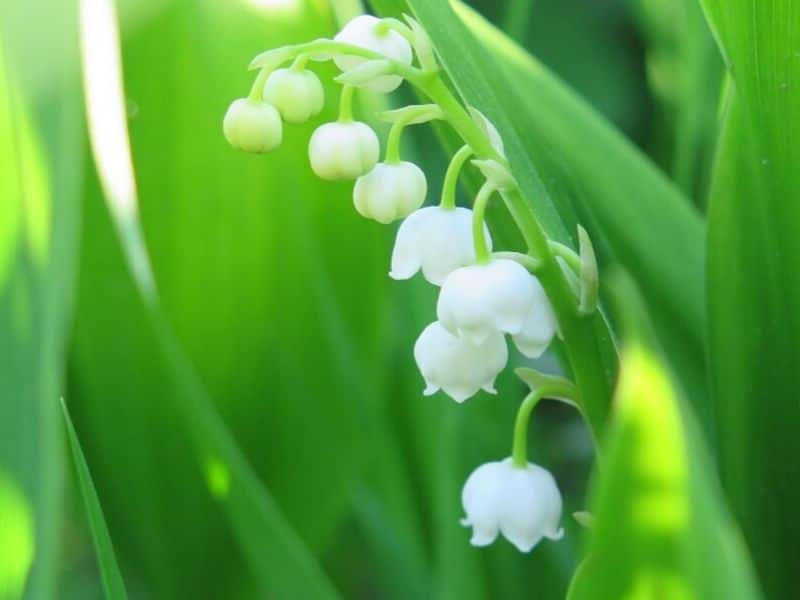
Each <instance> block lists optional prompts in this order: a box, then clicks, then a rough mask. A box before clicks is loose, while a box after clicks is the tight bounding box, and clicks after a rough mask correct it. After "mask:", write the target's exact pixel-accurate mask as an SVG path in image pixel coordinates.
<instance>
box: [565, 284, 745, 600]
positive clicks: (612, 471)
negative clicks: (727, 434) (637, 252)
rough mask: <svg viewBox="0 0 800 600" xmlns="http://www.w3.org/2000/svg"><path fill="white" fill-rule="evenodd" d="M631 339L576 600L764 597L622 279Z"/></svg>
mask: <svg viewBox="0 0 800 600" xmlns="http://www.w3.org/2000/svg"><path fill="white" fill-rule="evenodd" d="M615 283H617V284H621V285H619V286H618V288H617V292H618V294H619V301H618V306H617V307H616V308H617V312H618V315H619V316H620V317H621V318H622V321H623V326H624V327H623V328H624V330H625V339H624V342H623V351H622V367H621V373H620V380H619V384H618V387H617V390H616V395H615V399H614V401H615V412H614V420H613V421H612V424H611V426H610V428H609V431H608V437H607V438H606V439H605V440H604V445H603V450H604V451H603V454H602V456H603V462H602V464H601V465H600V466H599V467H598V472H597V473H596V481H595V486H594V492H593V502H592V506H591V511H592V513H593V515H594V516H595V523H594V525H593V527H592V530H591V534H590V536H591V537H590V540H589V544H588V549H587V556H586V559H585V562H584V564H583V566H582V567H581V568H580V569H579V570H578V571H577V573H576V576H575V580H574V581H573V584H572V587H571V590H570V594H569V598H570V599H571V600H583V599H587V600H588V599H590V598H591V599H593V600H594V599H601V600H602V599H605V598H608V599H609V600H610V599H614V600H617V599H619V598H643V599H645V598H659V599H664V600H667V599H678V598H726V599H727V598H730V599H741V600H745V599H754V598H758V597H759V593H758V589H757V585H756V583H755V578H754V574H753V569H752V566H751V564H750V562H749V560H748V556H747V553H746V550H745V547H744V545H743V543H742V540H741V538H740V535H739V533H738V531H737V529H736V526H735V524H734V521H733V519H732V518H731V516H730V515H729V513H728V511H727V509H726V507H725V504H724V501H723V495H722V493H721V491H720V489H719V486H718V483H717V481H716V480H715V477H714V473H713V468H712V463H711V462H710V461H709V460H708V455H707V451H706V448H705V447H704V444H703V442H702V437H701V436H700V435H699V431H698V429H697V427H696V424H695V422H694V418H693V416H692V414H691V411H690V409H689V407H688V404H687V403H686V402H685V400H684V399H683V398H682V395H681V392H680V390H679V389H678V388H677V387H676V385H675V384H674V382H673V380H672V378H671V375H670V373H669V371H668V369H667V368H666V367H665V365H664V362H663V359H662V358H661V356H660V353H659V350H658V349H657V348H656V347H655V345H654V341H653V336H652V333H651V332H650V329H649V322H648V318H647V316H646V313H645V312H644V310H643V308H642V305H641V301H640V299H639V298H638V297H637V295H636V294H635V292H634V291H633V290H634V288H633V286H632V285H631V284H630V283H629V282H628V281H627V280H615Z"/></svg>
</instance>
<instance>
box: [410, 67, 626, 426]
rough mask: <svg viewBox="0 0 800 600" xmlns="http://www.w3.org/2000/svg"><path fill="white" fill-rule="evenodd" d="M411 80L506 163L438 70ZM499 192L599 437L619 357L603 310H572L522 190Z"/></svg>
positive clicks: (485, 154)
mask: <svg viewBox="0 0 800 600" xmlns="http://www.w3.org/2000/svg"><path fill="white" fill-rule="evenodd" d="M411 82H412V83H413V84H414V85H416V86H417V87H418V88H419V89H420V91H421V92H422V93H423V94H425V95H427V96H428V97H429V98H430V99H431V100H432V101H433V102H435V103H436V104H438V105H439V106H440V107H441V108H442V111H443V112H444V114H445V118H446V119H447V121H448V122H449V123H450V125H451V126H452V127H453V129H455V130H456V132H457V133H458V134H459V135H460V136H461V138H462V139H463V140H464V142H465V143H466V144H468V145H469V146H470V147H471V148H472V149H473V150H474V151H475V154H476V156H478V157H479V158H481V159H493V160H496V161H498V162H499V163H500V164H503V165H508V161H507V160H506V159H505V157H503V156H500V154H499V153H498V152H497V151H496V150H495V149H494V147H492V144H491V143H490V141H489V139H488V137H487V136H486V134H485V133H484V132H483V131H482V130H481V128H480V127H479V126H478V125H477V124H476V123H475V122H474V121H473V120H472V118H471V117H470V115H469V113H468V112H467V110H466V109H465V108H464V107H463V106H462V105H461V103H460V102H459V101H458V99H457V98H456V97H455V95H454V94H453V92H451V91H450V89H449V88H448V87H447V85H445V83H444V81H443V80H442V78H441V77H440V76H439V75H438V73H435V74H434V75H433V76H431V77H429V78H424V77H423V78H420V79H418V80H416V81H411ZM501 196H502V198H503V201H504V202H505V204H506V206H507V207H508V209H509V212H510V213H511V217H512V218H513V219H514V221H515V223H516V225H517V227H518V228H519V230H520V233H521V234H522V237H523V239H524V241H525V244H526V245H527V247H528V253H529V254H530V255H531V256H533V257H534V258H535V259H537V260H538V261H539V263H540V266H539V268H538V269H537V273H536V276H537V277H538V278H539V281H540V282H541V284H542V286H543V287H544V288H545V290H546V291H547V295H548V297H549V298H550V302H551V304H552V305H553V309H554V311H555V313H556V317H557V319H558V323H559V326H560V328H561V332H562V334H563V336H564V340H565V342H566V349H567V358H568V360H569V364H570V367H571V370H572V373H573V377H574V380H575V383H576V384H577V386H578V388H579V389H580V391H581V409H582V412H583V414H584V415H585V417H586V420H587V422H588V424H589V428H590V430H591V433H592V436H593V438H594V441H595V442H597V440H598V438H599V436H600V434H601V432H602V430H603V427H604V425H605V422H606V419H607V416H608V409H609V405H610V400H611V394H612V389H613V385H614V381H615V379H616V370H617V359H616V349H615V348H614V344H613V337H612V336H611V334H610V333H609V332H608V328H607V325H605V323H604V322H603V318H602V316H601V315H598V314H595V317H594V318H591V319H585V318H581V317H580V315H578V314H577V311H575V310H574V304H575V302H574V294H573V292H572V289H571V288H570V286H569V283H568V281H567V280H566V278H565V275H564V273H563V272H562V270H561V267H560V266H559V265H558V263H557V262H556V260H555V257H554V255H553V252H552V250H551V248H550V245H549V243H548V238H547V236H546V235H545V233H544V230H543V229H542V228H541V226H540V225H539V222H538V221H537V219H536V215H535V213H534V211H533V208H532V206H531V205H530V203H529V202H528V201H527V200H526V199H525V198H524V197H523V196H522V194H521V192H520V190H519V189H511V190H507V191H502V192H501Z"/></svg>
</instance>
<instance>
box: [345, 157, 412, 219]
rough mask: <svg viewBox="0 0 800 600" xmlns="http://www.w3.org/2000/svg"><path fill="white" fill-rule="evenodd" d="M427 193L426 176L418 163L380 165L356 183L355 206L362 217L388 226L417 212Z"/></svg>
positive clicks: (354, 191)
mask: <svg viewBox="0 0 800 600" xmlns="http://www.w3.org/2000/svg"><path fill="white" fill-rule="evenodd" d="M427 192H428V182H427V180H426V179H425V173H423V172H422V169H420V168H419V167H418V166H417V165H415V164H414V163H410V162H406V161H402V162H398V163H378V164H377V165H375V167H374V168H373V169H372V170H371V171H370V172H369V173H367V174H366V175H362V176H361V177H359V178H358V179H357V180H356V185H355V188H354V189H353V202H354V204H355V206H356V210H357V211H358V212H359V213H360V214H361V215H362V216H364V217H367V218H368V219H375V220H376V221H378V222H379V223H384V224H386V223H391V222H392V221H394V220H396V219H402V218H403V217H406V216H408V215H409V214H411V213H412V212H413V211H415V210H417V209H418V208H419V207H420V206H422V203H423V202H425V194H426V193H427Z"/></svg>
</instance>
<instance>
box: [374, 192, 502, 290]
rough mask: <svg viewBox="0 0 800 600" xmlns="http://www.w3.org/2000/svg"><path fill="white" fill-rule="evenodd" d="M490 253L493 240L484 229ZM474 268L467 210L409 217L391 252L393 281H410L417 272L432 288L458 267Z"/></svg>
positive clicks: (441, 210)
mask: <svg viewBox="0 0 800 600" xmlns="http://www.w3.org/2000/svg"><path fill="white" fill-rule="evenodd" d="M483 231H484V236H485V237H486V243H487V245H488V246H489V249H490V250H491V247H492V239H491V236H490V235H489V229H488V228H487V227H486V226H485V225H484V229H483ZM472 264H475V245H474V243H473V241H472V211H471V210H469V209H467V208H462V207H456V208H441V207H439V206H428V207H425V208H421V209H419V210H417V211H415V212H413V213H411V215H409V217H408V218H407V219H406V220H405V221H403V223H402V224H401V225H400V229H399V230H398V232H397V239H396V240H395V243H394V250H393V251H392V270H391V271H390V272H389V276H390V277H391V278H392V279H410V278H411V277H413V276H414V274H416V272H417V271H419V270H420V269H422V274H423V276H424V277H425V279H427V280H428V281H429V282H431V283H432V284H434V285H442V283H443V282H444V280H445V279H446V278H447V276H448V275H449V274H450V273H451V272H453V271H455V270H456V269H458V268H460V267H464V266H467V265H472Z"/></svg>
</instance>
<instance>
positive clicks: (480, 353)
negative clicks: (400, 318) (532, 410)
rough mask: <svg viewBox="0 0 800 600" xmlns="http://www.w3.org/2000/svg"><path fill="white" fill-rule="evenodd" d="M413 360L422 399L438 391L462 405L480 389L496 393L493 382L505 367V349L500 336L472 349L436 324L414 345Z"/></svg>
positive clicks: (465, 342)
mask: <svg viewBox="0 0 800 600" xmlns="http://www.w3.org/2000/svg"><path fill="white" fill-rule="evenodd" d="M414 359H415V360H416V361H417V366H418V367H419V370H420V372H421V373H422V376H423V378H424V379H425V383H426V385H427V387H426V388H425V391H424V394H425V395H426V396H430V395H431V394H434V393H436V392H437V391H439V390H440V389H441V390H443V391H444V392H445V393H446V394H447V395H448V396H450V397H451V398H452V399H453V400H455V401H456V402H463V401H464V400H466V399H467V398H469V397H470V396H473V395H474V394H476V393H477V392H478V390H480V389H484V390H486V391H487V392H489V393H490V394H495V393H497V392H496V390H495V389H494V380H495V378H496V377H497V375H498V374H499V373H500V371H502V370H503V368H504V367H505V366H506V362H507V361H508V348H507V346H506V341H505V339H504V338H503V336H502V334H499V333H496V334H494V335H491V336H489V337H487V338H486V340H484V342H483V343H482V344H479V345H474V344H471V343H470V342H469V341H467V340H466V339H464V338H460V337H457V336H454V335H453V334H451V333H450V332H449V331H447V330H446V329H445V328H444V327H442V325H441V323H439V322H438V321H436V322H434V323H431V324H430V325H428V326H427V327H426V328H425V329H424V330H423V332H422V333H421V334H420V336H419V338H418V339H417V342H416V344H414Z"/></svg>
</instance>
